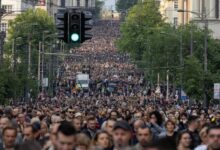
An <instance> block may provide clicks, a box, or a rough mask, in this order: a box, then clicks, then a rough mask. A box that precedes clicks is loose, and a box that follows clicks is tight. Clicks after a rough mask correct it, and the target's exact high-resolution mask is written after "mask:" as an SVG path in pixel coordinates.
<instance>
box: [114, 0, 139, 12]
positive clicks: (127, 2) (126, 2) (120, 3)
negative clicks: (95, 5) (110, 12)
mask: <svg viewBox="0 0 220 150" xmlns="http://www.w3.org/2000/svg"><path fill="white" fill-rule="evenodd" d="M137 2H138V0H117V3H116V10H117V11H118V12H121V11H126V10H128V9H129V8H131V7H132V6H134V5H135V4H137Z"/></svg>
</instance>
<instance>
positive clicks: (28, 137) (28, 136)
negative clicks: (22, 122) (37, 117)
mask: <svg viewBox="0 0 220 150" xmlns="http://www.w3.org/2000/svg"><path fill="white" fill-rule="evenodd" d="M23 140H24V141H34V140H35V136H34V129H33V126H32V125H31V124H29V125H26V126H25V127H24V130H23Z"/></svg>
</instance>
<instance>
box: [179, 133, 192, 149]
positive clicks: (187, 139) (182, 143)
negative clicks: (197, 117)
mask: <svg viewBox="0 0 220 150" xmlns="http://www.w3.org/2000/svg"><path fill="white" fill-rule="evenodd" d="M191 146H192V137H191V135H190V133H189V132H188V131H183V132H181V133H179V135H178V137H177V147H178V148H180V149H181V148H184V149H185V148H191Z"/></svg>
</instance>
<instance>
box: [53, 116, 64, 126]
mask: <svg viewBox="0 0 220 150" xmlns="http://www.w3.org/2000/svg"><path fill="white" fill-rule="evenodd" d="M61 120H62V118H61V117H60V116H58V115H52V116H51V123H52V125H53V124H56V123H58V124H59V123H60V122H61Z"/></svg>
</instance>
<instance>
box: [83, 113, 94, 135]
mask: <svg viewBox="0 0 220 150" xmlns="http://www.w3.org/2000/svg"><path fill="white" fill-rule="evenodd" d="M96 125H97V120H96V118H95V117H93V116H91V117H89V118H88V119H87V129H86V130H84V133H85V134H86V135H87V136H88V137H89V138H90V139H92V138H93V137H94V136H95V134H96V130H97V129H96Z"/></svg>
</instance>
